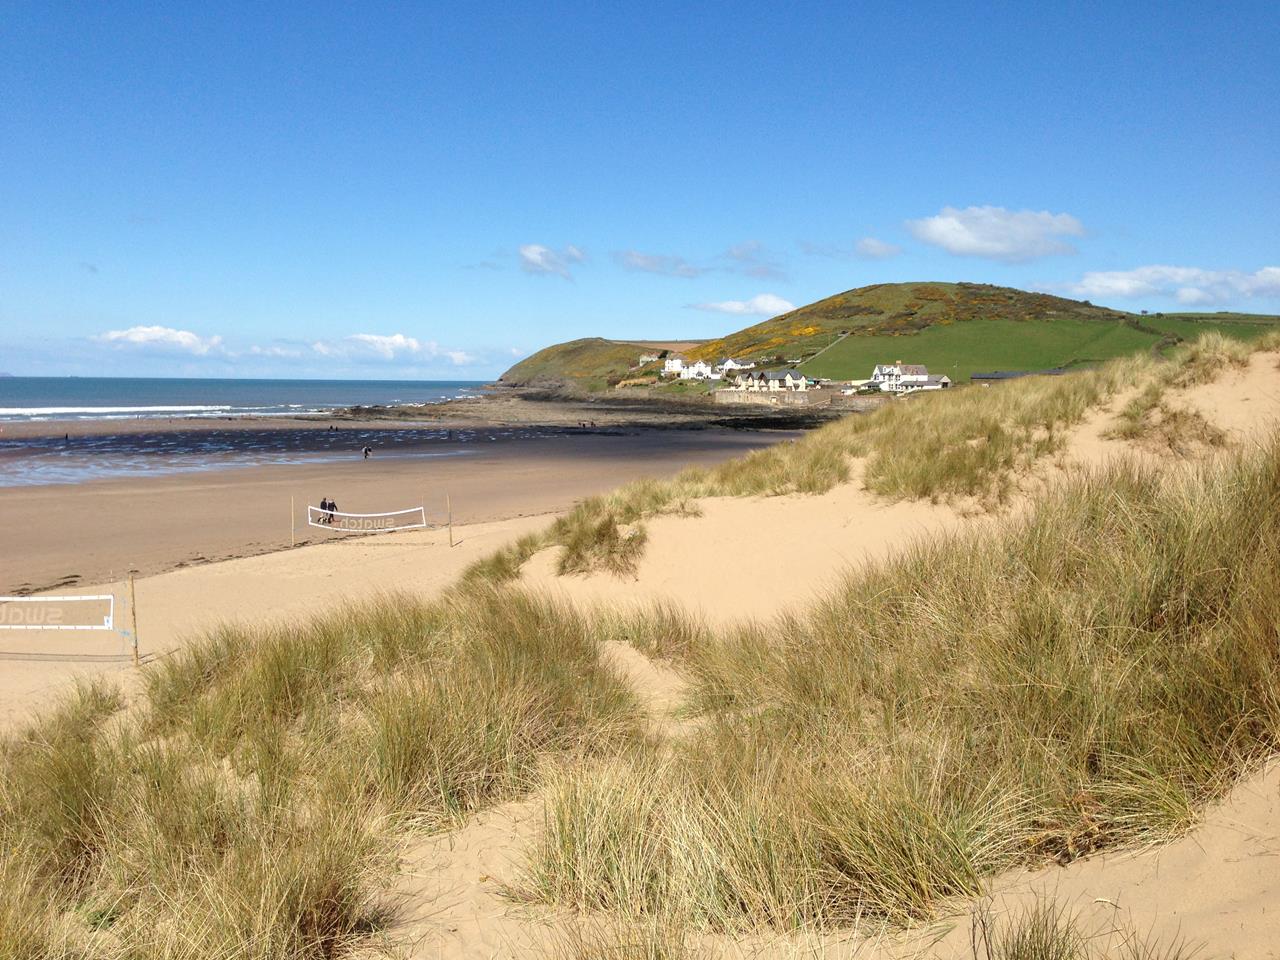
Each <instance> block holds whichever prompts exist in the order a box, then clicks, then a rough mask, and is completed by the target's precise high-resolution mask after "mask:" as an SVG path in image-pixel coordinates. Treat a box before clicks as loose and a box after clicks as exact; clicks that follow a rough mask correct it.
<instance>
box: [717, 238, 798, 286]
mask: <svg viewBox="0 0 1280 960" xmlns="http://www.w3.org/2000/svg"><path fill="white" fill-rule="evenodd" d="M725 257H726V258H727V259H728V261H729V263H730V269H731V270H733V271H734V272H735V273H741V274H743V275H744V276H748V277H755V278H756V279H758V280H785V279H786V276H787V274H786V271H785V270H783V269H782V265H781V264H780V263H779V262H778V260H777V258H776V257H775V256H774V254H773V253H772V252H771V251H770V250H769V249H768V248H767V247H765V245H764V244H763V243H761V242H760V241H759V240H747V241H746V242H744V243H738V244H734V245H733V246H732V247H730V248H729V249H728V250H727V251H726V252H725Z"/></svg>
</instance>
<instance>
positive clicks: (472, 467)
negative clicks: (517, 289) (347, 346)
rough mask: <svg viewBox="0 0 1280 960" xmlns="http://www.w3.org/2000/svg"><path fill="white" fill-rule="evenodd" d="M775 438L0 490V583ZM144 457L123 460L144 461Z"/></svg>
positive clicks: (66, 581)
mask: <svg viewBox="0 0 1280 960" xmlns="http://www.w3.org/2000/svg"><path fill="white" fill-rule="evenodd" d="M46 432H47V431H46ZM321 434H323V430H321ZM788 436H791V434H786V433H749V432H741V431H709V430H701V431H631V432H627V433H622V432H615V433H592V432H584V433H582V434H579V435H553V436H540V437H538V438H530V437H527V436H522V435H518V434H517V435H509V436H499V435H496V434H481V435H478V436H476V437H472V438H471V439H469V440H462V439H459V438H458V435H457V434H456V433H455V434H454V439H453V440H449V439H447V438H429V439H423V440H421V441H419V442H415V441H414V440H413V439H412V438H409V439H406V440H404V441H403V442H402V443H401V444H400V445H399V446H395V447H392V446H391V445H389V444H386V443H383V444H380V445H379V447H378V452H377V453H375V455H374V456H373V457H371V458H370V459H369V460H362V459H361V458H360V455H359V448H358V447H355V449H344V450H342V451H341V452H340V453H337V454H335V455H334V456H333V457H332V458H317V459H316V461H315V462H306V461H305V459H302V460H301V461H300V462H290V463H287V464H275V465H263V466H250V467H237V466H235V463H236V462H237V459H236V457H235V456H228V457H226V458H225V460H224V461H221V462H219V465H220V466H222V467H223V469H201V470H199V471H198V472H190V473H173V474H162V475H158V476H135V477H127V478H122V479H104V480H95V481H91V482H87V483H78V484H47V485H33V486H9V487H0V522H3V524H4V531H5V533H4V541H5V549H4V551H3V554H0V592H3V593H15V592H30V591H38V590H44V589H51V588H59V587H62V588H65V587H71V586H75V585H78V584H89V583H99V582H103V581H109V580H113V579H116V578H118V577H121V576H123V575H125V574H127V573H128V572H130V571H134V572H136V573H138V574H140V575H146V574H153V573H159V572H162V571H165V570H170V569H174V568H177V567H182V566H189V565H192V564H201V563H206V562H209V561H213V560H225V559H230V558H233V557H242V556H249V555H254V554H261V553H267V552H271V551H274V550H280V549H284V548H287V547H289V546H290V544H291V543H294V544H305V543H308V542H314V541H317V540H323V539H333V538H336V537H339V536H341V535H339V534H333V533H330V532H329V531H326V530H317V529H315V528H311V527H308V526H307V525H306V506H307V505H308V504H312V505H315V504H318V503H319V501H320V499H321V498H322V497H329V498H332V499H333V500H335V501H336V502H337V503H338V505H339V507H340V509H342V510H344V511H348V512H355V513H373V512H378V511H385V510H397V509H402V508H406V507H415V506H424V507H425V508H426V511H427V518H428V521H429V522H431V523H433V524H437V525H438V524H442V523H444V522H445V520H446V502H447V501H446V498H448V501H451V502H452V508H453V519H454V521H455V523H459V524H470V523H477V522H482V521H490V520H495V519H502V518H508V517H518V516H526V515H531V514H546V513H553V512H556V511H560V510H563V509H566V508H567V507H569V506H571V505H572V504H573V503H574V502H575V501H576V500H578V499H581V498H582V497H585V496H589V495H591V494H595V493H601V492H604V491H606V490H609V489H612V488H613V487H616V486H618V485H619V484H622V483H625V482H627V481H628V480H631V479H634V478H636V477H642V476H663V475H668V474H672V473H675V472H677V471H678V470H680V469H682V468H683V467H685V466H689V465H693V464H708V463H714V462H718V461H721V460H725V459H728V458H730V457H733V456H737V455H739V454H741V453H744V452H746V451H748V450H751V449H755V448H757V447H760V446H764V445H767V444H769V443H774V442H777V441H778V440H780V439H785V438H786V437H788ZM346 446H347V447H348V448H350V447H353V446H354V444H350V443H348V444H346ZM146 456H147V455H146V454H138V455H136V456H135V459H138V460H140V461H141V462H143V463H144V465H145V464H146V463H147V461H146ZM0 466H2V464H0ZM291 503H292V515H291V512H290V511H291V506H290V504H291ZM291 516H292V522H291Z"/></svg>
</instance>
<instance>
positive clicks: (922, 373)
mask: <svg viewBox="0 0 1280 960" xmlns="http://www.w3.org/2000/svg"><path fill="white" fill-rule="evenodd" d="M871 383H872V385H874V386H878V387H879V388H880V389H881V390H883V391H884V392H886V393H913V392H914V391H916V390H945V389H946V388H947V387H949V386H951V378H950V377H948V376H946V375H945V374H930V373H929V371H928V369H926V368H925V366H924V364H920V363H903V362H902V361H901V360H898V361H895V362H894V363H877V364H876V368H875V369H874V370H873V371H871Z"/></svg>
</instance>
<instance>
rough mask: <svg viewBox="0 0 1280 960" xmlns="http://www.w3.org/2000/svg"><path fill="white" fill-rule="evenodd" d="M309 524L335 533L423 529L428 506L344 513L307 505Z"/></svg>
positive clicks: (425, 524)
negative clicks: (383, 511)
mask: <svg viewBox="0 0 1280 960" xmlns="http://www.w3.org/2000/svg"><path fill="white" fill-rule="evenodd" d="M307 525H308V526H312V527H318V528H320V529H321V530H331V531H333V532H334V533H390V532H391V531H393V530H423V529H425V528H426V526H427V510H426V507H410V508H408V509H407V510H390V511H388V512H386V513H343V512H341V511H340V510H323V509H321V508H320V507H312V506H308V507H307Z"/></svg>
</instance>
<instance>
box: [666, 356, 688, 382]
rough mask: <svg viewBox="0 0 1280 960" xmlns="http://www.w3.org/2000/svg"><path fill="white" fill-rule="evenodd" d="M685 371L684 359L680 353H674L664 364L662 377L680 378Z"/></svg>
mask: <svg viewBox="0 0 1280 960" xmlns="http://www.w3.org/2000/svg"><path fill="white" fill-rule="evenodd" d="M683 370H684V357H682V356H680V354H678V353H673V354H671V355H670V356H669V357H667V359H666V360H664V361H663V362H662V375H663V376H664V377H678V376H680V373H681V371H683Z"/></svg>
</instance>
